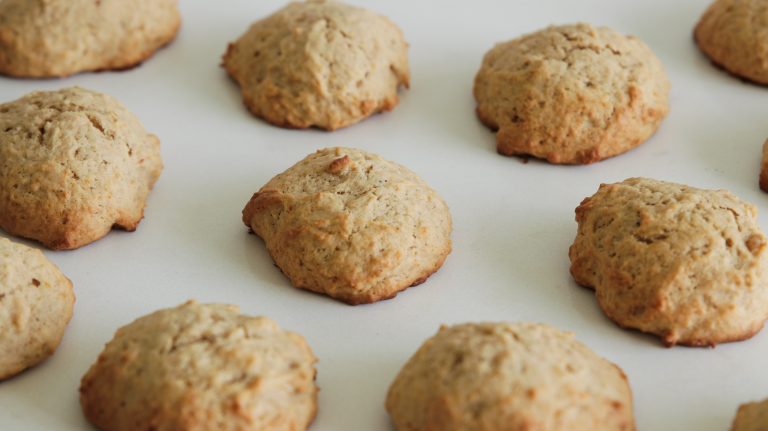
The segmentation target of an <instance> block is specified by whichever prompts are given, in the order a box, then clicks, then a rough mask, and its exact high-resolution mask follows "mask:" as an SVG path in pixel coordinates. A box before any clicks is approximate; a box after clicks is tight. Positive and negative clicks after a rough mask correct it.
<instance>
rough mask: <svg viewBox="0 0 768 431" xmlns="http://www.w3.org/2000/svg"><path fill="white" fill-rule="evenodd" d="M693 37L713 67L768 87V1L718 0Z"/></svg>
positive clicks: (710, 8)
mask: <svg viewBox="0 0 768 431" xmlns="http://www.w3.org/2000/svg"><path fill="white" fill-rule="evenodd" d="M693 35H694V39H695V40H696V43H697V44H698V45H699V48H700V49H701V51H702V52H703V53H704V54H705V55H706V56H707V57H709V59H710V60H711V61H712V62H713V63H714V64H716V65H718V66H720V67H722V68H723V69H725V70H727V71H728V72H730V73H732V74H734V75H736V76H739V77H741V78H744V79H748V80H750V81H754V82H757V83H759V84H768V1H766V0H715V1H714V2H713V3H712V4H711V5H710V6H709V8H707V10H706V11H705V12H704V15H702V17H701V19H700V20H699V23H698V24H697V25H696V28H695V30H694V33H693Z"/></svg>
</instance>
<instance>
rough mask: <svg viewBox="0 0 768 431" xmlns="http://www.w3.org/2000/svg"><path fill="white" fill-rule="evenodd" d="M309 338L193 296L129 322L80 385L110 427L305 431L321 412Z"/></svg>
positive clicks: (89, 408) (89, 409)
mask: <svg viewBox="0 0 768 431" xmlns="http://www.w3.org/2000/svg"><path fill="white" fill-rule="evenodd" d="M315 362H316V359H315V357H314V355H313V354H312V350H311V349H310V348H309V346H308V345H307V343H306V342H305V340H304V338H303V337H302V336H300V335H298V334H295V333H292V332H288V331H284V330H282V329H280V328H279V327H278V326H277V324H276V323H275V322H273V321H272V320H270V319H268V318H266V317H248V316H245V315H242V314H240V311H239V309H238V308H237V307H236V306H233V305H222V304H198V303H196V302H194V301H190V302H187V303H186V304H183V305H180V306H178V307H175V308H168V309H164V310H160V311H157V312H154V313H152V314H149V315H147V316H144V317H141V318H139V319H137V320H136V321H134V322H133V323H131V324H129V325H127V326H124V327H122V328H120V329H119V330H118V331H117V333H116V334H115V337H114V338H113V339H112V341H110V342H109V343H108V344H107V345H106V347H105V348H104V351H103V352H102V353H101V355H99V359H98V361H96V363H95V364H93V366H91V368H90V369H89V370H88V372H87V373H86V374H85V376H84V377H83V380H82V382H81V385H80V404H81V405H82V408H83V413H84V414H85V417H86V418H87V419H88V420H89V421H90V422H91V423H92V424H93V425H95V426H96V427H97V428H99V429H100V430H102V431H132V430H222V431H226V430H231V431H235V430H264V431H278V430H296V431H300V430H305V429H307V427H308V426H309V424H310V423H311V422H312V420H313V419H314V417H315V414H316V411H317V387H316V386H315V383H314V379H315V368H314V364H315Z"/></svg>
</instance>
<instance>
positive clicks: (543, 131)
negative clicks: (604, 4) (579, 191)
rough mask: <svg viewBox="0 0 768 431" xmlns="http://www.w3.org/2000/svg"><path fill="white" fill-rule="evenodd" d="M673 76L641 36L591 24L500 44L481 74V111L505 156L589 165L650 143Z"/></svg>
mask: <svg viewBox="0 0 768 431" xmlns="http://www.w3.org/2000/svg"><path fill="white" fill-rule="evenodd" d="M668 93H669V80H668V79H667V76H666V74H665V72H664V69H663V68H662V65H661V62H660V61H659V59H658V58H657V57H656V56H655V55H654V54H653V52H652V51H651V50H650V48H648V46H646V45H645V44H644V43H643V42H642V41H641V40H639V39H638V38H636V37H634V36H624V35H622V34H619V33H617V32H616V31H614V30H611V29H609V28H606V27H593V26H591V25H589V24H575V25H561V26H554V27H548V28H546V29H544V30H540V31H537V32H535V33H531V34H527V35H524V36H522V37H519V38H517V39H513V40H511V41H509V42H505V43H500V44H497V45H496V46H495V47H494V48H493V49H491V50H490V51H489V52H488V53H487V54H486V55H485V57H484V58H483V63H482V66H481V67H480V71H479V72H478V73H477V76H476V77H475V86H474V95H475V100H476V101H477V115H478V117H479V118H480V120H481V121H482V122H483V123H484V124H485V125H486V126H488V127H489V128H491V129H492V130H494V131H497V133H496V143H497V149H498V151H499V153H501V154H503V155H507V156H511V155H530V156H533V157H537V158H541V159H546V160H547V161H548V162H550V163H562V164H585V163H592V162H596V161H599V160H603V159H605V158H608V157H613V156H615V155H618V154H621V153H623V152H625V151H628V150H630V149H632V148H634V147H636V146H638V145H640V144H641V143H643V142H644V141H646V140H647V139H648V138H649V137H650V136H651V135H653V133H654V132H655V131H656V129H657V128H658V126H659V124H660V123H661V120H662V119H663V118H664V117H665V116H666V115H667V112H668V111H669V102H668V97H669V96H668Z"/></svg>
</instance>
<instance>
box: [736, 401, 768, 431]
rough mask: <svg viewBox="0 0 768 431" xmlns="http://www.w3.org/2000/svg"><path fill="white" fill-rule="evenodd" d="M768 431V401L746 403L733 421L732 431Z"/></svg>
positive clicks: (741, 406) (740, 407)
mask: <svg viewBox="0 0 768 431" xmlns="http://www.w3.org/2000/svg"><path fill="white" fill-rule="evenodd" d="M766 430H768V399H766V400H763V401H762V402H756V403H746V404H742V405H740V406H739V411H738V412H736V417H735V418H734V419H733V425H732V426H731V431H766Z"/></svg>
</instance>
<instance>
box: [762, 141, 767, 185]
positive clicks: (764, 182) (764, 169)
mask: <svg viewBox="0 0 768 431" xmlns="http://www.w3.org/2000/svg"><path fill="white" fill-rule="evenodd" d="M760 189H761V190H762V191H764V192H767V193H768V139H767V140H766V141H765V142H764V143H763V157H762V160H761V161H760Z"/></svg>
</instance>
